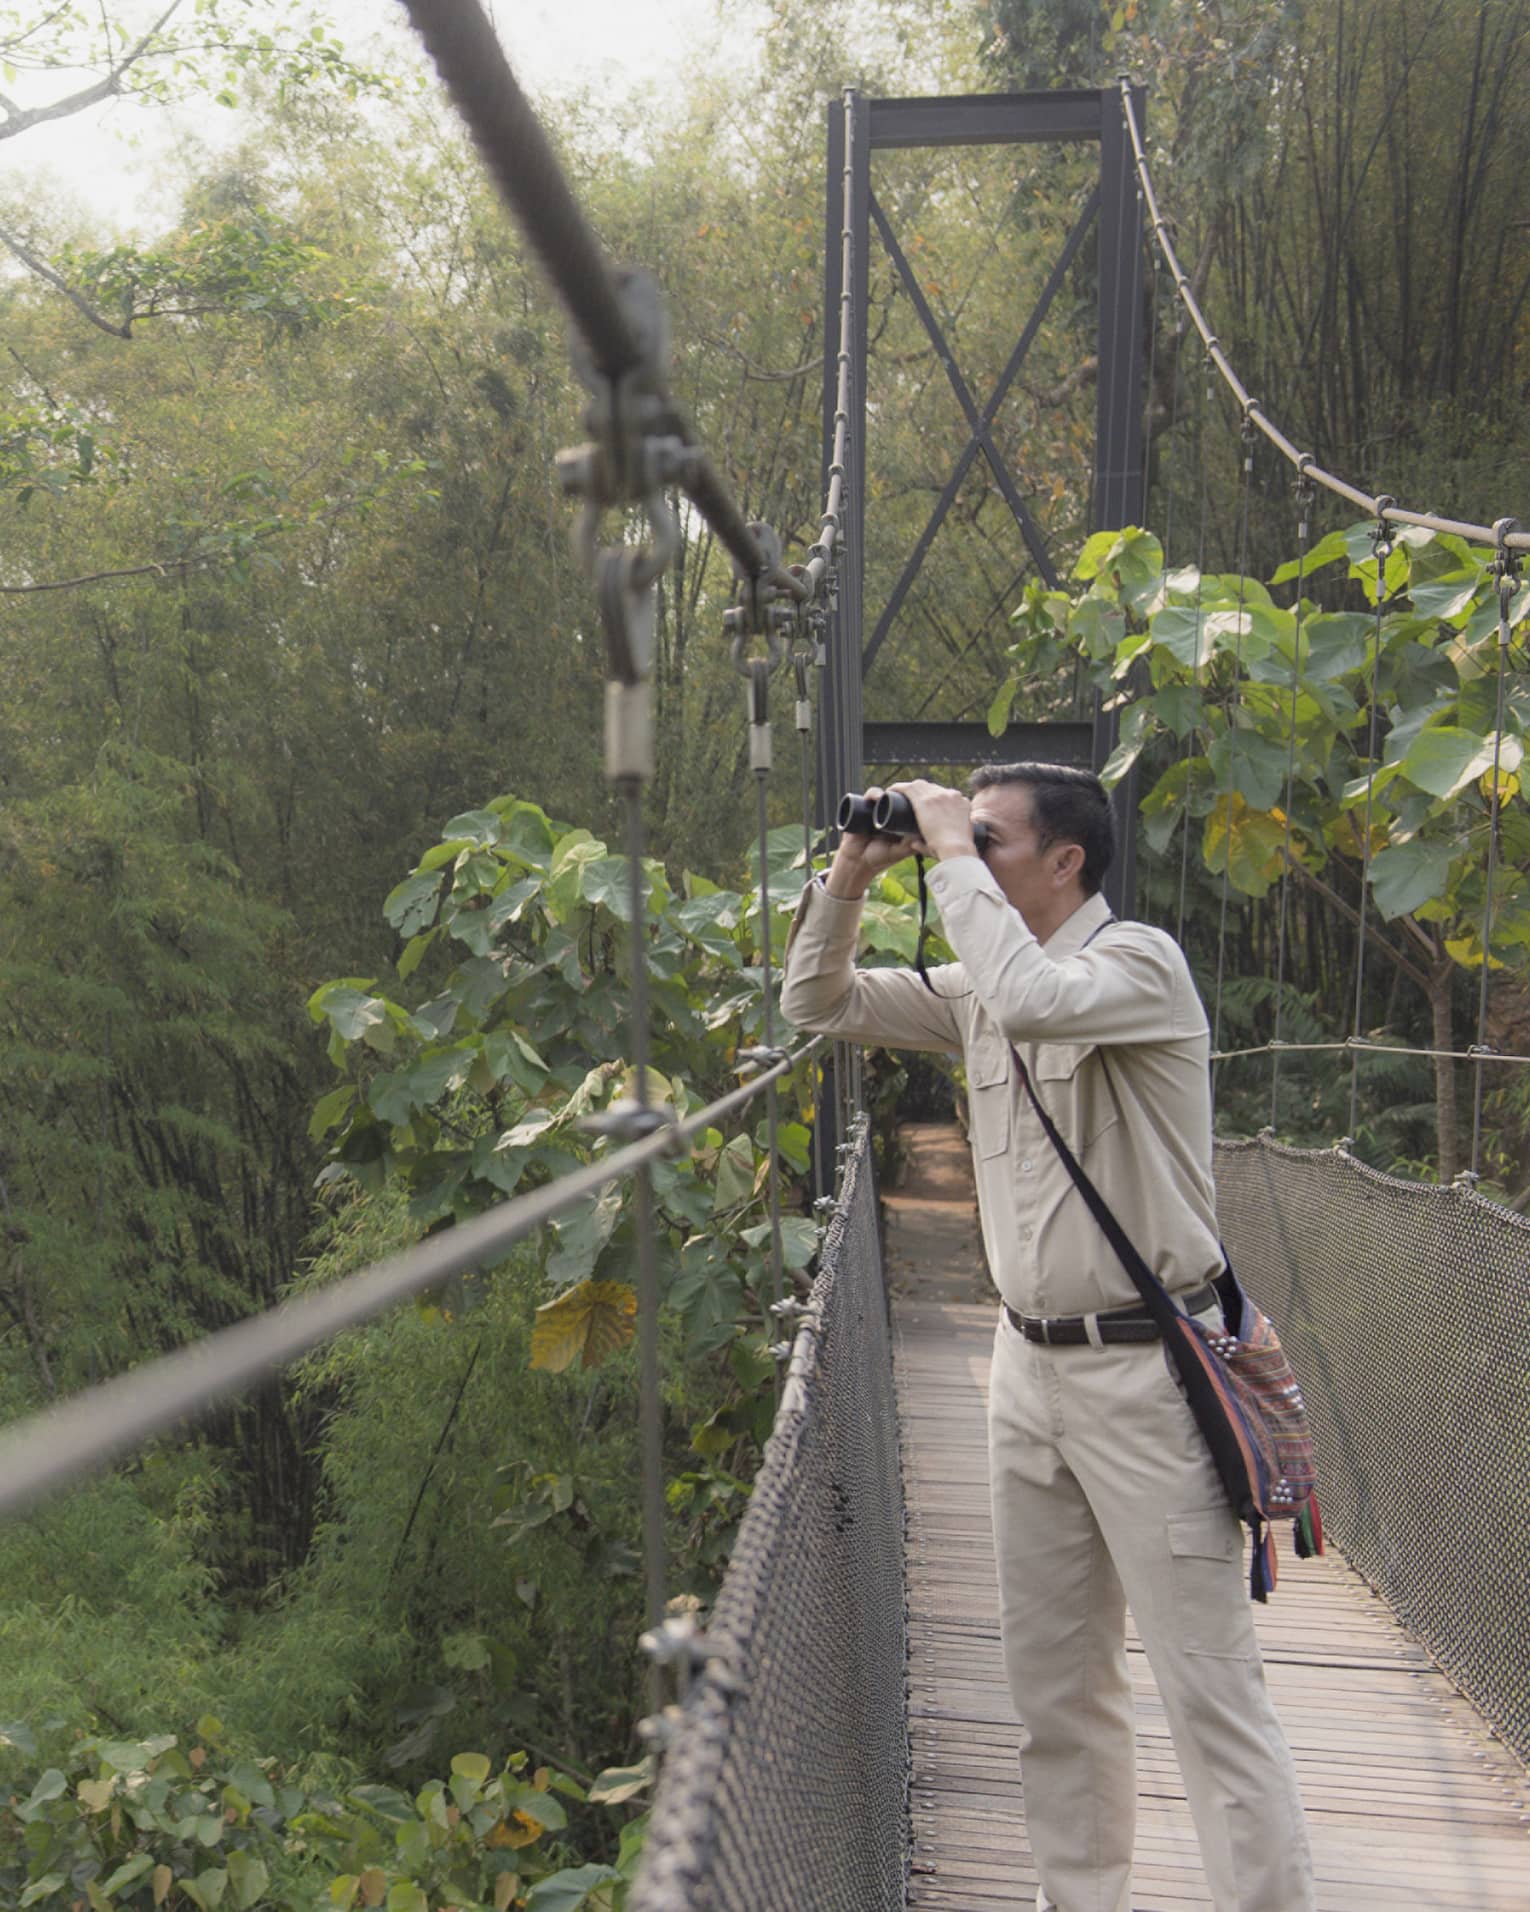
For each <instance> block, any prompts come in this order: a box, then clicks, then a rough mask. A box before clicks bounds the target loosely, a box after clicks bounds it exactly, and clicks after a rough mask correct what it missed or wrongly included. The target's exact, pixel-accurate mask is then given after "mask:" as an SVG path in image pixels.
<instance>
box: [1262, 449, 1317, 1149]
mask: <svg viewBox="0 0 1530 1912" xmlns="http://www.w3.org/2000/svg"><path fill="white" fill-rule="evenodd" d="M1312 499H1313V489H1312V480H1311V479H1310V478H1309V477H1308V476H1307V472H1306V468H1305V467H1303V468H1302V469H1301V470H1300V471H1299V472H1298V473H1297V477H1296V512H1297V521H1296V540H1297V542H1296V629H1295V631H1294V632H1293V633H1292V637H1291V721H1290V725H1289V728H1290V733H1291V734H1290V738H1289V740H1288V743H1287V749H1286V788H1285V818H1286V824H1285V834H1284V836H1283V838H1282V841H1281V846H1280V904H1279V927H1278V929H1277V931H1276V937H1275V1034H1274V1036H1273V1038H1272V1040H1273V1042H1274V1043H1275V1045H1276V1046H1275V1048H1274V1049H1273V1050H1272V1052H1271V1054H1272V1061H1271V1063H1270V1127H1271V1128H1272V1129H1273V1128H1274V1127H1275V1123H1276V1117H1277V1112H1278V1110H1279V1106H1280V1047H1281V1036H1280V1032H1281V1027H1282V1023H1283V1020H1284V1011H1285V1002H1286V918H1287V915H1288V913H1289V902H1290V895H1291V806H1292V802H1293V800H1294V793H1295V790H1296V708H1297V702H1298V699H1299V697H1300V694H1301V680H1302V608H1303V607H1302V591H1303V589H1304V588H1305V586H1306V581H1307V541H1308V538H1309V537H1310V536H1311V521H1312Z"/></svg>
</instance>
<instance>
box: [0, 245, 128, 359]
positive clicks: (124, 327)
mask: <svg viewBox="0 0 1530 1912" xmlns="http://www.w3.org/2000/svg"><path fill="white" fill-rule="evenodd" d="M0 246H4V247H5V248H6V250H7V251H9V252H13V253H14V254H15V255H16V257H17V258H18V259H19V260H20V261H21V263H22V264H23V265H24V266H25V267H26V268H27V270H28V272H35V273H36V274H37V276H38V278H39V279H45V280H46V281H47V283H48V284H49V285H51V286H52V287H53V288H54V290H55V291H57V292H62V293H63V295H64V297H65V298H66V299H67V300H68V301H69V303H70V304H71V305H72V306H73V307H74V309H75V310H76V311H77V312H79V313H80V314H81V315H82V316H83V317H85V318H87V319H89V321H90V323H91V324H92V325H94V326H99V328H100V329H101V330H102V331H103V332H105V333H107V334H108V335H109V336H110V337H111V338H114V339H130V338H131V337H132V336H133V332H132V321H131V319H128V320H124V322H123V323H122V324H121V325H113V324H112V322H111V320H110V319H106V318H103V317H102V316H101V314H100V313H99V312H98V311H97V310H96V309H95V307H94V306H93V305H92V304H91V303H90V301H89V300H88V299H86V298H84V297H83V296H82V295H81V294H80V293H78V292H76V291H75V289H74V287H73V286H72V285H70V284H69V282H68V281H67V280H66V279H64V278H61V277H60V275H59V274H58V273H56V272H55V271H54V270H53V268H52V266H50V265H49V264H48V263H47V261H46V260H45V259H39V258H38V256H37V254H36V253H35V252H32V251H30V250H29V249H28V248H27V247H26V246H24V245H23V244H22V243H21V241H20V240H19V239H16V238H14V237H13V236H12V235H11V234H10V233H8V232H7V231H6V230H5V229H4V227H0Z"/></svg>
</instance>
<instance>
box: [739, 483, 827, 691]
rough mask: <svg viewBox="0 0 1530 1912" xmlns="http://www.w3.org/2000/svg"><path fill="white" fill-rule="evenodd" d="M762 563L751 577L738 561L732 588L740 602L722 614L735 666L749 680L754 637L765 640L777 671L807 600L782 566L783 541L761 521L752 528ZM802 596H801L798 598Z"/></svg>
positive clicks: (797, 581)
mask: <svg viewBox="0 0 1530 1912" xmlns="http://www.w3.org/2000/svg"><path fill="white" fill-rule="evenodd" d="M749 529H750V531H751V532H752V533H753V534H754V541H755V543H756V544H757V545H758V546H759V549H760V556H761V559H762V563H761V567H760V569H759V571H758V572H757V573H756V574H755V575H753V576H750V575H749V573H747V572H746V571H745V570H744V569H743V567H742V566H741V565H740V564H739V563H738V561H737V560H736V559H735V560H734V564H733V587H734V593H735V596H736V599H737V602H736V603H734V604H733V605H732V606H730V608H729V609H728V610H726V611H724V612H723V629H724V630H725V631H726V632H727V633H728V635H729V636H730V637H731V638H732V639H733V666H734V669H735V670H737V671H738V672H739V673H740V674H741V675H743V676H746V677H747V676H748V674H749V666H750V663H751V660H750V658H749V657H748V656H747V655H746V651H745V647H746V645H747V643H748V640H749V639H750V638H751V637H763V638H764V639H765V643H766V648H767V651H768V654H769V663H770V667H771V669H772V670H774V669H775V667H776V665H778V664H779V663H780V662H781V660H782V658H783V657H784V656H785V655H786V635H787V633H788V632H789V631H791V630H793V629H795V627H796V625H797V623H798V622H799V619H800V616H801V612H800V609H799V606H800V604H801V602H802V600H803V599H805V598H806V596H807V587H806V585H805V584H804V583H803V582H802V581H801V580H800V579H799V578H797V577H795V576H794V575H793V574H792V572H790V571H788V570H787V569H786V568H785V566H784V565H783V564H782V562H781V537H780V533H779V532H778V531H776V529H775V528H774V526H772V525H768V524H762V523H760V522H758V521H756V522H755V523H752V524H751V525H750V527H749ZM799 592H800V596H799Z"/></svg>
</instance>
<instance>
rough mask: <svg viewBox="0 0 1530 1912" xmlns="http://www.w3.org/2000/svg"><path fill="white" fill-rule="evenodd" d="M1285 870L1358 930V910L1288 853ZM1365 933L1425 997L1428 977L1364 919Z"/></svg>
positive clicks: (1427, 988) (1407, 919) (1405, 919)
mask: <svg viewBox="0 0 1530 1912" xmlns="http://www.w3.org/2000/svg"><path fill="white" fill-rule="evenodd" d="M1286 868H1287V869H1288V870H1291V871H1293V872H1294V873H1295V874H1296V875H1297V876H1299V877H1300V878H1301V879H1302V881H1303V882H1304V883H1307V884H1310V885H1311V887H1312V888H1313V889H1315V890H1316V891H1317V893H1318V895H1319V896H1321V897H1323V898H1325V899H1326V900H1327V901H1328V902H1330V903H1332V905H1333V906H1334V908H1335V909H1336V910H1337V911H1338V912H1339V914H1340V915H1341V916H1344V917H1347V918H1348V919H1349V921H1350V922H1351V923H1353V924H1354V925H1355V927H1356V928H1357V929H1358V928H1359V925H1360V912H1359V910H1357V909H1356V908H1355V906H1354V904H1353V903H1346V902H1345V900H1344V898H1343V897H1342V896H1340V894H1339V892H1338V891H1337V890H1336V889H1333V888H1331V887H1330V886H1329V885H1328V884H1327V883H1325V882H1324V881H1323V879H1322V877H1320V876H1316V875H1314V874H1313V872H1312V871H1311V870H1309V869H1308V868H1307V867H1306V865H1305V864H1304V863H1300V862H1298V860H1297V859H1296V858H1295V857H1294V856H1292V855H1290V854H1289V853H1287V855H1286ZM1403 920H1404V921H1405V922H1407V921H1410V920H1411V919H1410V918H1407V917H1405V918H1404V919H1403ZM1365 933H1366V935H1367V936H1368V937H1369V939H1370V940H1371V942H1373V943H1374V944H1375V945H1376V947H1377V949H1379V950H1380V951H1381V952H1382V954H1383V955H1384V956H1389V957H1390V958H1391V960H1392V961H1393V962H1394V963H1395V964H1396V965H1397V967H1398V968H1399V969H1400V970H1401V971H1402V973H1403V974H1404V975H1405V976H1407V977H1410V978H1411V979H1412V980H1413V981H1414V982H1416V983H1417V984H1418V986H1419V988H1420V989H1422V990H1423V991H1424V993H1425V995H1427V994H1428V993H1429V987H1430V985H1429V978H1428V976H1426V975H1425V973H1424V972H1423V970H1421V969H1420V968H1418V966H1417V965H1416V964H1414V963H1411V962H1409V960H1408V958H1407V957H1406V956H1404V955H1403V953H1402V951H1401V950H1400V949H1398V948H1396V947H1395V946H1394V945H1393V944H1391V943H1389V942H1388V941H1387V939H1386V938H1385V937H1384V936H1383V935H1382V933H1381V931H1380V930H1379V929H1377V928H1376V926H1375V924H1374V923H1372V922H1371V921H1370V919H1369V918H1367V919H1366V924H1365Z"/></svg>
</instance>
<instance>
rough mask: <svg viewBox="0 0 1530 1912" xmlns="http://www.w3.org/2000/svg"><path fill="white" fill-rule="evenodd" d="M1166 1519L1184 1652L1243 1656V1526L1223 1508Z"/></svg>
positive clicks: (1246, 1644) (1246, 1642)
mask: <svg viewBox="0 0 1530 1912" xmlns="http://www.w3.org/2000/svg"><path fill="white" fill-rule="evenodd" d="M1166 1524H1167V1526H1168V1530H1169V1553H1170V1555H1171V1556H1172V1559H1173V1566H1174V1597H1175V1602H1176V1606H1177V1609H1178V1619H1179V1631H1180V1637H1181V1638H1182V1640H1183V1641H1184V1647H1185V1651H1186V1652H1187V1653H1198V1654H1203V1655H1205V1656H1207V1657H1209V1658H1212V1659H1219V1660H1247V1659H1248V1658H1249V1656H1250V1652H1251V1644H1250V1621H1249V1616H1248V1596H1247V1594H1246V1592H1245V1590H1244V1586H1243V1530H1242V1528H1241V1527H1239V1525H1238V1523H1237V1521H1236V1520H1235V1519H1234V1518H1233V1516H1232V1513H1231V1512H1230V1510H1229V1509H1227V1508H1225V1507H1216V1508H1211V1509H1208V1510H1207V1511H1206V1512H1205V1513H1194V1514H1170V1515H1168V1516H1167V1521H1166Z"/></svg>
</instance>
